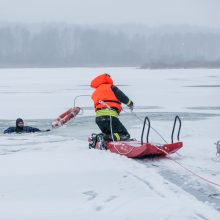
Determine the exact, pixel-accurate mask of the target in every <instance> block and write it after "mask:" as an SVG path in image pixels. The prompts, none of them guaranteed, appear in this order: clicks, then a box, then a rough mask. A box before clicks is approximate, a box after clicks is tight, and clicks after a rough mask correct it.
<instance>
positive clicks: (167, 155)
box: [155, 146, 220, 187]
mask: <svg viewBox="0 0 220 220" xmlns="http://www.w3.org/2000/svg"><path fill="white" fill-rule="evenodd" d="M155 147H156V148H157V149H158V150H160V151H162V152H163V153H165V154H166V157H167V158H168V159H169V160H172V161H173V162H175V163H176V164H178V165H179V166H180V167H182V168H183V169H184V170H186V171H188V172H189V173H191V174H193V175H194V176H196V177H198V178H200V179H202V180H203V181H205V182H207V183H210V184H212V185H215V186H218V187H220V184H219V183H215V182H214V181H212V180H209V179H207V178H205V177H203V176H200V175H199V174H197V173H196V172H194V171H192V170H190V169H189V168H187V167H186V166H184V165H183V164H182V163H180V162H178V161H177V160H176V159H174V158H172V157H171V156H170V155H169V154H168V153H167V152H166V151H165V150H163V149H161V148H159V147H157V146H155Z"/></svg>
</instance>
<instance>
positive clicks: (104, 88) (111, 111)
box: [90, 73, 134, 141]
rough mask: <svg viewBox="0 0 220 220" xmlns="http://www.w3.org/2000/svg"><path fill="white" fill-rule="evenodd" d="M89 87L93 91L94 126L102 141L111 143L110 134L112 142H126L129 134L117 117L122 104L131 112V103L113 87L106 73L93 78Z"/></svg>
mask: <svg viewBox="0 0 220 220" xmlns="http://www.w3.org/2000/svg"><path fill="white" fill-rule="evenodd" d="M90 86H91V87H92V88H94V89H95V91H94V92H93V94H92V96H91V97H92V100H93V102H94V107H95V112H96V124H97V125H98V127H99V128H100V130H101V131H102V133H103V135H104V136H103V138H104V140H105V141H111V140H112V132H113V139H114V141H121V140H122V141H124V140H128V139H129V138H130V134H129V133H128V131H127V129H126V128H125V127H124V125H123V124H122V123H121V122H120V120H119V119H118V116H119V114H120V112H121V110H122V106H121V104H122V103H123V104H125V105H127V106H128V107H129V108H130V110H131V111H132V110H133V105H134V104H133V102H132V101H131V100H130V99H129V98H128V97H127V96H126V95H125V94H124V93H123V92H122V91H121V90H120V89H119V88H118V87H117V86H115V85H114V83H113V80H112V78H111V76H110V75H108V74H106V73H105V74H101V75H99V76H97V77H96V78H94V79H93V80H92V81H91V85H90ZM110 120H111V121H110ZM111 126H112V132H111Z"/></svg>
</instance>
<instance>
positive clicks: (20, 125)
mask: <svg viewBox="0 0 220 220" xmlns="http://www.w3.org/2000/svg"><path fill="white" fill-rule="evenodd" d="M46 131H50V129H47V130H46ZM33 132H43V131H42V130H40V129H38V128H34V127H30V126H24V121H23V119H21V118H18V119H17V120H16V127H9V128H7V129H6V130H5V131H4V134H10V133H19V134H20V133H33Z"/></svg>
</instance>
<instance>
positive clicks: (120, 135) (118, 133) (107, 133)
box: [96, 116, 130, 141]
mask: <svg viewBox="0 0 220 220" xmlns="http://www.w3.org/2000/svg"><path fill="white" fill-rule="evenodd" d="M110 120H112V132H113V137H114V141H119V140H121V141H124V140H128V139H129V138H130V134H129V133H128V131H127V129H126V128H125V127H124V125H123V124H122V123H121V122H120V121H119V119H118V118H116V117H110V116H98V117H96V124H97V125H98V126H99V128H100V130H101V131H102V133H103V134H104V139H105V140H112V134H111V127H110Z"/></svg>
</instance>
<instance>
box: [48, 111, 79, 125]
mask: <svg viewBox="0 0 220 220" xmlns="http://www.w3.org/2000/svg"><path fill="white" fill-rule="evenodd" d="M79 112H80V108H79V107H73V108H70V109H69V110H68V111H66V112H64V113H62V114H61V115H59V117H58V118H56V119H54V120H53V122H52V125H51V126H52V128H58V127H60V126H62V125H65V124H67V123H68V122H70V121H71V120H72V119H74V118H75V117H76V115H77V114H78V113H79Z"/></svg>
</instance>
